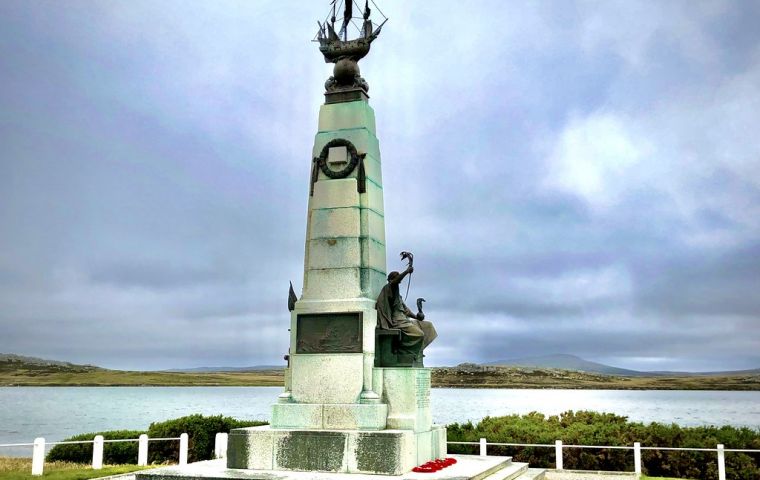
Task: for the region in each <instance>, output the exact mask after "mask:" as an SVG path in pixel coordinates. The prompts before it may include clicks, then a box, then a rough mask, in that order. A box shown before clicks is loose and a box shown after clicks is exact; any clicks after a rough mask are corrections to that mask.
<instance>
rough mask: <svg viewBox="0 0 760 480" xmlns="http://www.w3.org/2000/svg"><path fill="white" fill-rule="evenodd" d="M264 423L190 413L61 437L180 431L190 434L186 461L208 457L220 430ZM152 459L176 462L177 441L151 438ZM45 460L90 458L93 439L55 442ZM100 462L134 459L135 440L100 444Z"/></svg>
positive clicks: (170, 435)
mask: <svg viewBox="0 0 760 480" xmlns="http://www.w3.org/2000/svg"><path fill="white" fill-rule="evenodd" d="M258 425H266V422H257V421H247V420H237V419H234V418H231V417H224V416H222V415H217V416H209V417H206V416H203V415H189V416H187V417H181V418H176V419H174V420H167V421H165V422H154V423H151V424H150V427H149V428H148V431H147V432H146V431H140V430H112V431H108V432H96V433H83V434H81V435H75V436H73V437H69V438H67V439H66V440H64V441H78V440H92V439H93V438H95V435H103V438H104V439H106V440H118V439H127V438H130V439H132V438H134V439H136V438H138V437H139V436H140V435H141V434H143V433H147V434H148V437H149V438H178V437H179V436H180V435H181V434H182V433H187V434H188V437H189V444H188V461H189V462H197V461H199V460H210V459H211V457H212V455H213V453H214V440H215V437H216V434H217V433H219V432H225V433H229V431H230V430H231V429H233V428H243V427H254V426H258ZM148 455H149V457H148V460H149V462H151V463H167V462H168V463H177V462H178V461H179V441H177V440H167V441H151V442H150V443H149V447H148ZM47 461H48V462H54V461H62V462H73V463H90V462H92V443H82V444H73V445H56V446H54V447H53V448H52V449H51V450H50V452H49V453H48V454H47ZM103 463H105V464H110V465H122V464H135V463H137V442H118V443H106V444H105V445H104V446H103Z"/></svg>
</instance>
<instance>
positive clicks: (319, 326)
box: [296, 312, 362, 353]
mask: <svg viewBox="0 0 760 480" xmlns="http://www.w3.org/2000/svg"><path fill="white" fill-rule="evenodd" d="M296 353H362V312H352V313H309V314H301V315H298V318H297V320H296Z"/></svg>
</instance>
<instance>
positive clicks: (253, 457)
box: [227, 425, 279, 470]
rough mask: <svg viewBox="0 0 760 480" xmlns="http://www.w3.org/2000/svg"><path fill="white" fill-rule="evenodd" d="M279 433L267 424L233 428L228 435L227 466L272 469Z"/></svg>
mask: <svg viewBox="0 0 760 480" xmlns="http://www.w3.org/2000/svg"><path fill="white" fill-rule="evenodd" d="M277 435H279V434H278V433H277V432H276V431H274V430H271V429H270V428H269V427H268V426H266V425H265V426H262V427H250V428H237V429H233V430H231V431H230V434H229V436H228V437H227V467H228V468H247V469H252V470H271V469H272V468H274V439H275V437H276V436H277Z"/></svg>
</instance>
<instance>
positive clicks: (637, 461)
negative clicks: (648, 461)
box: [633, 442, 641, 478]
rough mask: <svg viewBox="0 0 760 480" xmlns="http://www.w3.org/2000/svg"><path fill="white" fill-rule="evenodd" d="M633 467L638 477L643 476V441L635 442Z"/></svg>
mask: <svg viewBox="0 0 760 480" xmlns="http://www.w3.org/2000/svg"><path fill="white" fill-rule="evenodd" d="M633 468H634V471H635V472H636V477H637V478H638V477H640V476H641V443H639V442H634V444H633Z"/></svg>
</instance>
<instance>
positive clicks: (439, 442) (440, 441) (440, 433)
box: [431, 425, 448, 458]
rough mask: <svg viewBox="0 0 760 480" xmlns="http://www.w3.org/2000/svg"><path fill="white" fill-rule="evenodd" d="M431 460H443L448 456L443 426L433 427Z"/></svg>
mask: <svg viewBox="0 0 760 480" xmlns="http://www.w3.org/2000/svg"><path fill="white" fill-rule="evenodd" d="M431 432H433V441H432V443H433V458H445V457H446V455H447V454H448V447H447V446H446V427H444V426H443V425H433V427H432V429H431Z"/></svg>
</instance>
